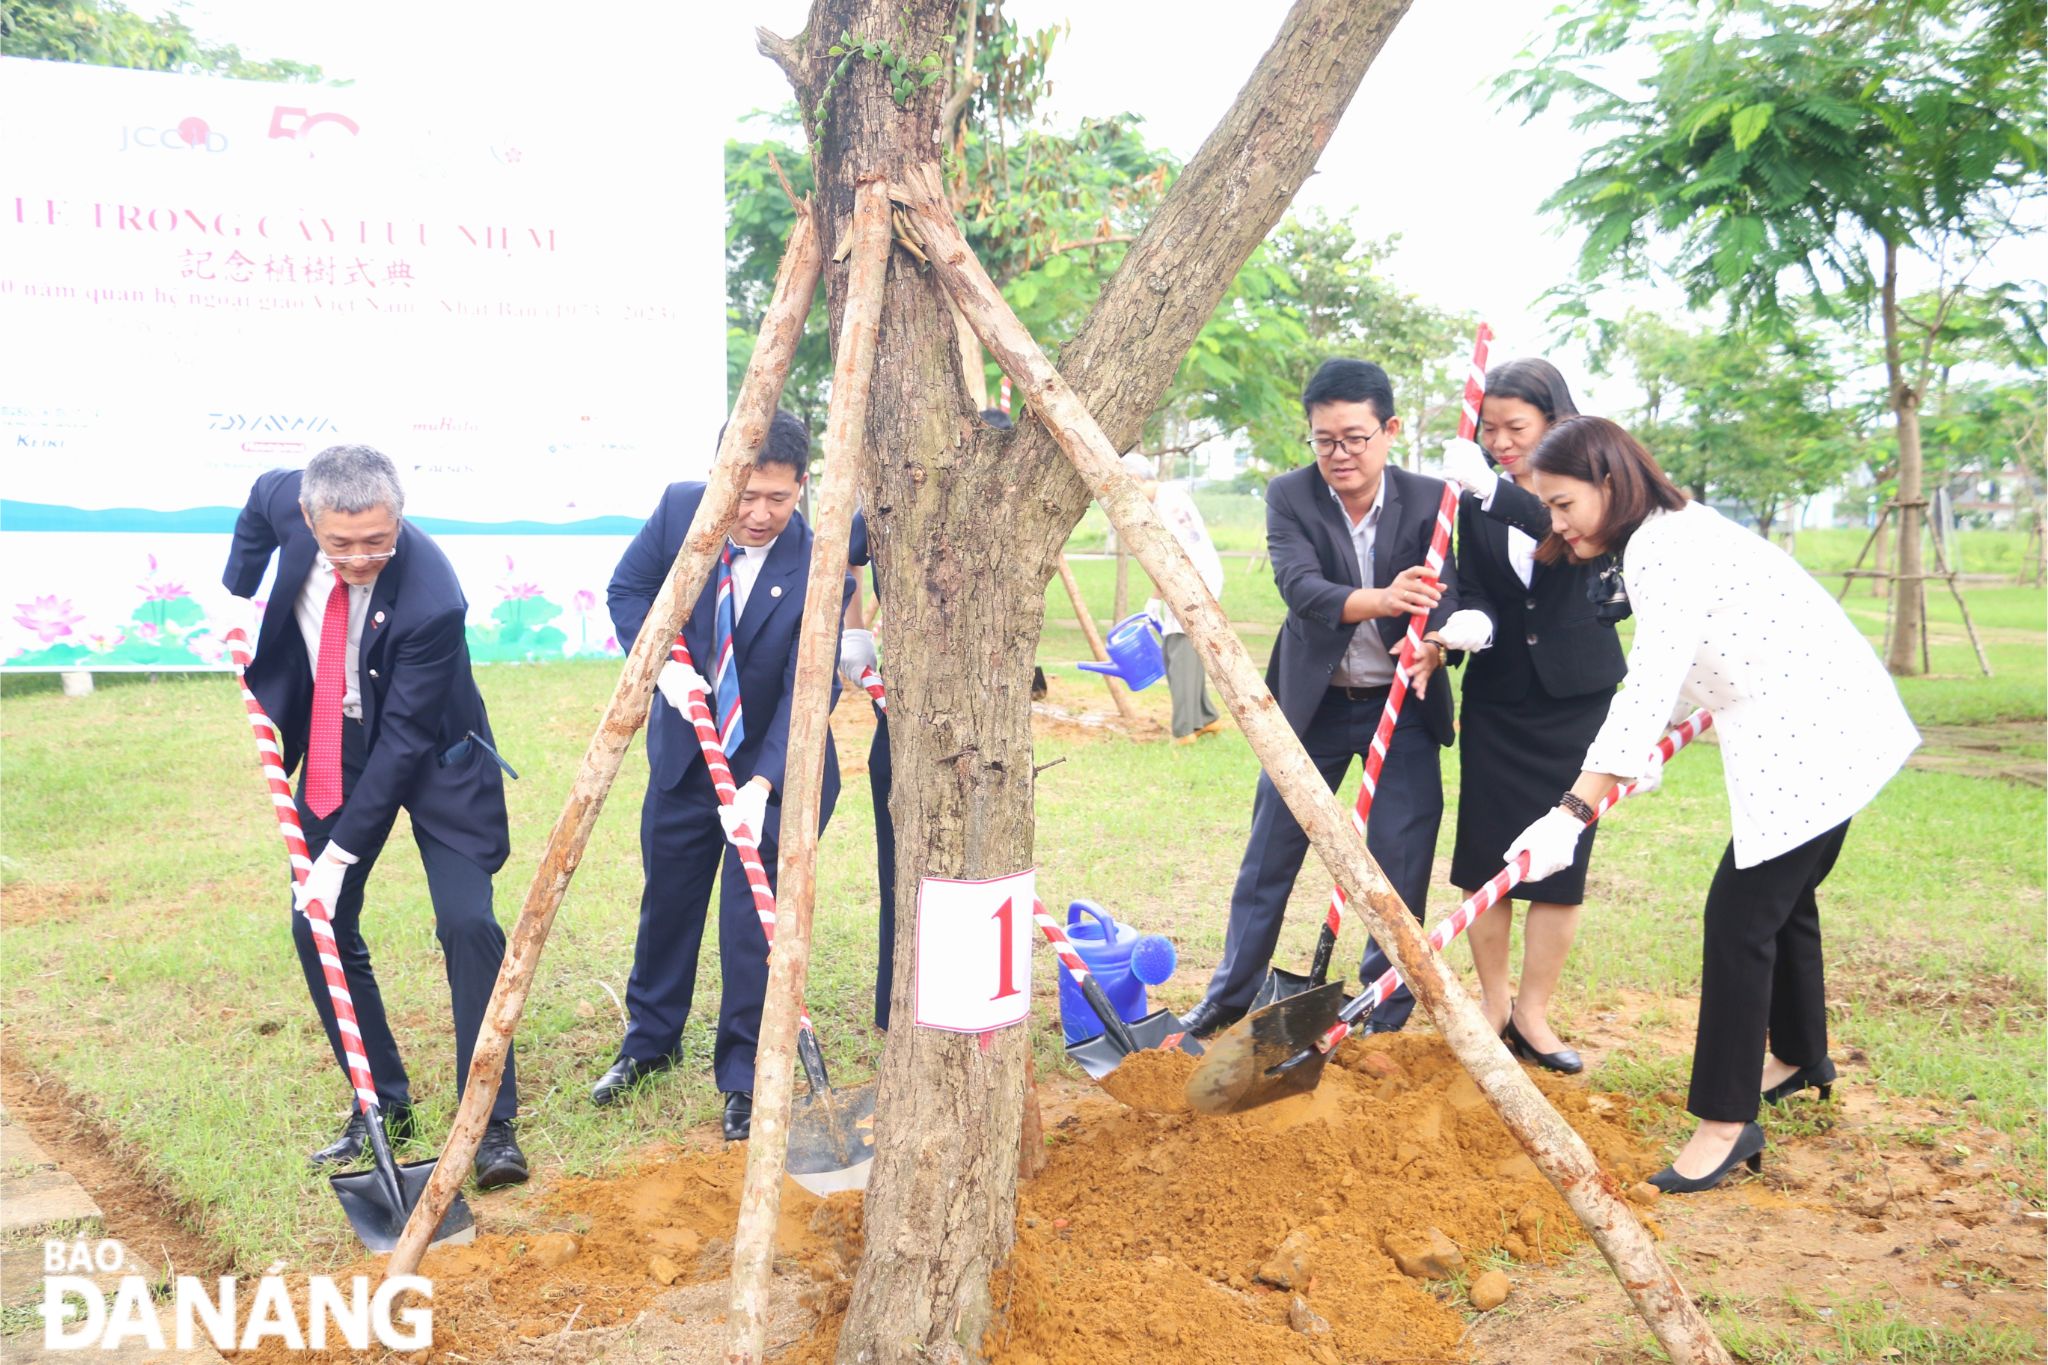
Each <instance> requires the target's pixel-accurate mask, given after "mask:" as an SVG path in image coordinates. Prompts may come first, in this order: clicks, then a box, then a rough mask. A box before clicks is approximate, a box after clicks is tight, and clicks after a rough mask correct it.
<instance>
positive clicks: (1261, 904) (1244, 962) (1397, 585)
mask: <svg viewBox="0 0 2048 1365" xmlns="http://www.w3.org/2000/svg"><path fill="white" fill-rule="evenodd" d="M1302 407H1303V409H1304V410H1305V411H1306V413H1307V415H1308V422H1309V441H1308V444H1309V447H1310V449H1311V450H1312V451H1313V452H1314V454H1315V457H1316V462H1315V463H1314V464H1313V465H1310V466H1307V467H1305V468H1301V469H1296V470H1291V471H1289V472H1288V473H1285V474H1282V475H1280V476H1279V477H1278V478H1276V479H1274V480H1273V481H1272V482H1271V483H1270V484H1268V485H1267V486H1266V553H1267V556H1268V558H1269V559H1270V560H1271V561H1272V565H1273V577H1274V580H1275V581H1276V582H1277V583H1278V585H1279V588H1280V596H1281V598H1282V599H1283V600H1285V602H1286V603H1287V619H1286V620H1285V621H1284V622H1283V623H1282V624H1281V627H1280V634H1279V637H1278V639H1276V640H1275V641H1274V643H1273V656H1272V659H1271V661H1270V662H1269V663H1268V664H1267V666H1266V685H1267V686H1268V687H1269V688H1271V689H1272V692H1273V696H1274V699H1275V700H1277V701H1278V702H1279V704H1280V710H1281V713H1282V714H1283V715H1285V716H1286V717H1287V720H1288V723H1289V724H1291V725H1292V726H1293V727H1294V732H1295V733H1296V734H1297V735H1299V736H1301V740H1302V743H1303V744H1304V745H1305V746H1306V747H1307V749H1308V752H1309V757H1310V758H1312V759H1314V760H1315V764H1316V767H1317V768H1318V769H1319V770H1320V771H1321V772H1322V774H1323V778H1324V780H1325V781H1327V782H1328V783H1329V784H1330V788H1331V790H1332V791H1334V790H1336V788H1337V786H1338V785H1339V783H1341V782H1342V781H1343V779H1344V774H1345V772H1346V771H1347V770H1348V769H1349V768H1350V766H1351V760H1352V758H1353V757H1354V756H1356V757H1359V758H1364V757H1365V756H1366V754H1367V753H1368V752H1369V751H1370V747H1371V743H1372V736H1373V731H1374V730H1375V729H1376V728H1377V727H1378V725H1379V720H1380V714H1381V712H1382V711H1383V710H1384V709H1385V706H1386V700H1387V693H1388V691H1389V687H1390V685H1391V683H1392V681H1393V675H1394V664H1395V661H1396V658H1397V657H1398V655H1399V653H1400V646H1401V637H1402V635H1403V634H1404V633H1405V632H1406V630H1407V624H1408V618H1409V616H1410V614H1412V613H1414V612H1417V611H1425V610H1426V611H1428V612H1429V613H1430V616H1429V626H1430V628H1431V629H1435V628H1436V627H1437V626H1440V625H1441V624H1442V623H1443V621H1444V619H1445V618H1447V617H1448V616H1449V615H1450V613H1451V612H1452V611H1453V610H1455V608H1456V606H1457V566H1456V563H1455V561H1454V560H1453V559H1452V558H1451V556H1450V554H1449V553H1448V552H1446V554H1445V557H1444V564H1443V570H1442V573H1441V574H1440V576H1439V579H1438V582H1436V583H1432V582H1431V581H1430V579H1429V577H1428V575H1427V573H1426V572H1425V570H1424V568H1423V561H1424V558H1425V557H1426V556H1427V554H1428V552H1429V544H1430V539H1431V536H1432V533H1433V531H1434V530H1435V526H1436V515H1437V508H1438V506H1439V505H1440V504H1441V502H1442V498H1443V490H1444V486H1443V484H1442V483H1440V482H1438V481H1437V480H1435V479H1426V478H1423V477H1422V476H1420V475H1417V474H1410V473H1408V472H1407V471H1406V470H1402V469H1397V468H1393V467H1391V466H1389V465H1388V464H1387V451H1388V449H1389V447H1390V446H1391V445H1392V443H1393V438H1394V436H1395V434H1396V433H1398V432H1399V431H1400V429H1401V419H1400V418H1399V417H1397V416H1395V415H1394V395H1393V389H1392V386H1391V385H1390V384H1389V383H1388V381H1387V375H1386V371H1384V370H1382V369H1381V368H1380V367H1379V366H1377V365H1374V364H1372V363H1370V362H1368V361H1361V360H1330V361H1325V362H1324V363H1323V365H1322V367H1321V368H1320V369H1318V370H1317V371H1316V373H1315V376H1314V377H1313V378H1312V379H1310V380H1309V383H1308V387H1307V389H1306V390H1305V391H1304V392H1303V394H1302ZM1442 663H1443V651H1442V649H1441V647H1439V646H1437V645H1435V644H1425V645H1424V646H1423V648H1422V650H1421V651H1420V653H1419V657H1418V658H1417V660H1416V664H1415V683H1414V688H1413V694H1412V695H1411V696H1409V698H1408V699H1407V701H1406V702H1405V703H1404V705H1403V706H1402V708H1401V718H1400V723H1399V725H1397V726H1396V728H1395V730H1394V734H1393V738H1392V740H1391V741H1390V742H1389V744H1388V746H1387V757H1386V763H1385V766H1384V767H1383V768H1382V769H1381V772H1380V778H1379V785H1378V787H1377V789H1376V795H1375V797H1374V799H1373V808H1372V816H1371V818H1370V820H1369V821H1368V822H1367V825H1366V845H1367V847H1368V848H1370V849H1371V851H1372V855H1373V857H1374V858H1375V859H1376V860H1378V862H1379V865H1380V867H1381V868H1382V869H1383V870H1384V871H1385V872H1386V874H1387V880H1388V881H1390V882H1392V883H1393V886H1394V890H1395V891H1396V892H1398V893H1399V894H1400V896H1401V899H1402V900H1403V901H1404V902H1405V903H1406V904H1407V906H1408V908H1409V909H1410V910H1411V911H1413V912H1414V914H1415V917H1416V918H1417V919H1418V920H1420V919H1421V918H1422V907H1423V899H1424V897H1425V895H1426V894H1427V892H1428V888H1429V873H1430V864H1431V860H1432V859H1433V857H1434V856H1435V851H1436V835H1437V826H1438V824H1439V823H1440V821H1441V820H1442V817H1443V781H1442V776H1441V772H1440V769H1439V765H1438V755H1437V751H1438V749H1439V748H1440V747H1442V746H1445V745H1448V744H1449V743H1450V742H1451V740H1452V737H1453V733H1454V732H1453V728H1452V723H1451V689H1450V688H1448V687H1432V686H1430V681H1431V678H1432V675H1433V674H1434V672H1435V671H1436V669H1437V668H1438V667H1440V666H1441V665H1442ZM1307 852H1308V836H1307V834H1305V833H1304V832H1303V831H1302V828H1301V825H1300V822H1298V821H1297V820H1296V819H1295V818H1294V815H1293V813H1292V812H1291V811H1289V810H1288V809H1287V805H1286V803H1285V802H1284V801H1282V800H1281V799H1280V793H1279V791H1278V790H1277V789H1276V788H1275V787H1274V786H1273V780H1272V778H1271V777H1268V776H1265V775H1263V774H1262V775H1261V776H1260V778H1259V785H1258V791H1257V793H1256V795H1254V797H1253V798H1252V828H1251V837H1250V839H1249V840H1248V841H1247V843H1246V846H1245V854H1244V862H1243V863H1242V864H1241V865H1240V866H1239V868H1238V874H1237V885H1236V887H1235V888H1234V889H1233V890H1232V892H1231V896H1230V924H1229V928H1228V930H1227V932H1226V935H1225V939H1224V947H1223V960H1222V962H1221V963H1219V964H1218V965H1217V967H1216V972H1215V975H1214V976H1212V977H1211V978H1210V981H1209V990H1208V993H1207V995H1206V996H1205V997H1204V998H1203V1000H1202V1002H1201V1003H1200V1004H1199V1005H1197V1006H1196V1007H1195V1008H1194V1009H1193V1010H1192V1011H1190V1012H1189V1013H1188V1014H1187V1016H1186V1017H1185V1018H1184V1019H1183V1020H1182V1023H1183V1025H1184V1026H1185V1027H1186V1028H1187V1031H1188V1032H1189V1033H1191V1034H1194V1035H1195V1036H1196V1037H1198V1038H1201V1037H1207V1036H1209V1035H1211V1034H1213V1033H1215V1032H1217V1031H1218V1030H1219V1029H1223V1028H1227V1027H1229V1026H1230V1025H1231V1024H1233V1023H1235V1022H1237V1020H1238V1019H1240V1018H1242V1017H1243V1016H1244V1013H1245V1011H1246V1009H1247V1008H1248V1007H1249V1006H1250V1004H1251V1001H1252V997H1253V995H1254V994H1255V993H1256V992H1257V991H1258V988H1259V983H1260V981H1261V980H1263V979H1264V977H1265V974H1266V970H1267V968H1268V966H1269V965H1270V964H1271V962H1272V958H1273V949H1274V946H1275V945H1276V944H1277V943H1278V942H1279V938H1280V922H1281V919H1282V916H1283V915H1284V914H1285V912H1286V909H1287V898H1288V896H1289V894H1290V893H1291V892H1292V891H1293V889H1294V879H1295V876H1296V874H1298V873H1299V872H1300V871H1301V862H1302V858H1303V857H1304V855H1306V853H1307ZM1388 965H1389V964H1388V962H1387V959H1386V957H1385V955H1384V954H1382V953H1381V952H1380V950H1379V947H1378V945H1377V944H1373V943H1369V944H1368V945H1367V951H1366V955H1365V960H1364V961H1363V962H1362V963H1361V964H1360V967H1359V973H1360V978H1361V980H1364V981H1371V980H1373V979H1374V978H1375V977H1377V976H1378V974H1379V973H1380V972H1382V971H1384V970H1385V969H1386V967H1387V966H1388ZM1414 1007H1415V1001H1414V998H1413V997H1412V996H1410V995H1409V994H1408V989H1407V987H1406V986H1403V987H1402V988H1401V989H1400V990H1399V991H1397V992H1396V993H1395V994H1394V995H1393V996H1392V997H1391V998H1390V999H1388V1000H1386V1001H1384V1002H1382V1003H1381V1005H1380V1006H1379V1008H1378V1009H1376V1010H1375V1011H1374V1012H1373V1015H1372V1018H1371V1020H1370V1021H1369V1027H1370V1028H1371V1029H1374V1030H1389V1029H1398V1028H1400V1027H1401V1025H1402V1024H1404V1023H1405V1022H1406V1021H1407V1018H1408V1014H1409V1012H1410V1011H1411V1010H1412V1009H1414Z"/></svg>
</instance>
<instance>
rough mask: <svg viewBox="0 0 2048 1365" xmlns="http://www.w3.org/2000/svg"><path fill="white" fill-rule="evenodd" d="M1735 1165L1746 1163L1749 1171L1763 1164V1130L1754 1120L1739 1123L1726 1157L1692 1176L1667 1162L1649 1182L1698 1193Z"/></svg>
mask: <svg viewBox="0 0 2048 1365" xmlns="http://www.w3.org/2000/svg"><path fill="white" fill-rule="evenodd" d="M1737 1166H1747V1167H1749V1169H1750V1170H1752V1171H1761V1170H1763V1168H1764V1130H1763V1129H1761V1128H1759V1127H1757V1126H1756V1125H1755V1124H1754V1123H1745V1124H1743V1125H1742V1131H1741V1132H1740V1133H1738V1134H1736V1135H1735V1146H1734V1148H1733V1149H1732V1150H1731V1151H1730V1152H1729V1153H1728V1159H1727V1160H1726V1161H1724V1162H1722V1163H1721V1164H1720V1165H1719V1166H1716V1167H1715V1168H1714V1169H1713V1170H1711V1171H1708V1172H1707V1173H1706V1174H1705V1175H1703V1176H1700V1177H1698V1178H1697V1179H1695V1178H1694V1177H1692V1176H1686V1175H1680V1174H1679V1173H1678V1172H1677V1170H1676V1169H1674V1168H1673V1167H1670V1166H1666V1167H1665V1168H1664V1169H1663V1170H1661V1171H1659V1172H1657V1174H1655V1175H1653V1176H1651V1177H1650V1180H1649V1183H1650V1184H1652V1185H1654V1186H1656V1187H1657V1188H1658V1189H1660V1190H1662V1191H1663V1192H1664V1193H1666V1194H1698V1193H1700V1192H1701V1191H1702V1190H1711V1189H1713V1188H1714V1186H1716V1185H1718V1184H1720V1183H1721V1182H1722V1181H1723V1180H1725V1179H1727V1178H1728V1173H1729V1172H1730V1171H1732V1170H1734V1169H1735V1168H1736V1167H1737Z"/></svg>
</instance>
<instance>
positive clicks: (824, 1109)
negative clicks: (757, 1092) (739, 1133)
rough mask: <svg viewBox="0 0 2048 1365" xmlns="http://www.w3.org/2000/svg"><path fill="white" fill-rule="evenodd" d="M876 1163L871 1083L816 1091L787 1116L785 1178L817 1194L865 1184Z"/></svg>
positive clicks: (798, 1103) (801, 1101)
mask: <svg viewBox="0 0 2048 1365" xmlns="http://www.w3.org/2000/svg"><path fill="white" fill-rule="evenodd" d="M874 1163H875V1083H874V1082H873V1081H870V1082H868V1083H867V1084H866V1085H856V1086H849V1087H845V1088H827V1089H824V1090H816V1091H813V1092H811V1093H810V1094H808V1095H805V1096H802V1097H801V1098H799V1099H797V1100H796V1101H795V1102H794V1103H793V1104H792V1105H791V1106H790V1114H789V1162H788V1167H787V1169H788V1171H789V1178H790V1179H791V1180H794V1181H796V1183H797V1184H799V1185H801V1186H803V1187H804V1188H805V1189H807V1190H809V1191H810V1192H811V1193H812V1194H815V1195H818V1196H819V1197H820V1198H822V1197H824V1196H825V1195H828V1194H836V1193H838V1192H839V1191H840V1190H863V1189H866V1188H867V1184H868V1175H869V1173H870V1172H871V1171H872V1170H873V1169H874Z"/></svg>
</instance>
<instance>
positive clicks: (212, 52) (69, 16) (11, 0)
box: [0, 0, 322, 84]
mask: <svg viewBox="0 0 2048 1365" xmlns="http://www.w3.org/2000/svg"><path fill="white" fill-rule="evenodd" d="M0 56H7V57H33V58H36V59H38V60H41V61H48V62H83V63H86V64H88V65H91V66H125V67H133V68H136V69H138V70H142V71H177V72H182V73H185V74H188V75H190V74H197V75H208V76H234V77H237V78H239V79H241V80H250V81H298V82H303V83H307V84H312V83H316V82H318V81H320V80H321V79H322V77H321V72H320V68H319V67H317V66H312V65H309V64H307V63H305V62H290V61H257V60H255V59H254V58H251V57H244V56H243V55H242V51H241V49H240V48H238V47H236V46H235V45H234V44H232V43H227V44H223V45H220V46H213V45H211V44H207V43H202V42H200V41H199V39H198V38H197V37H195V36H194V35H193V32H192V30H191V29H190V28H189V27H188V26H187V25H186V23H185V21H184V19H183V18H182V17H181V16H179V15H178V14H177V13H176V12H175V11H173V10H169V9H166V10H165V11H164V12H163V13H161V14H159V15H157V17H156V18H154V19H145V18H143V17H142V16H141V15H139V14H136V13H134V12H133V11H131V10H128V9H126V8H124V7H122V6H121V5H119V4H117V3H115V2H114V0H7V3H6V4H5V5H4V6H0Z"/></svg>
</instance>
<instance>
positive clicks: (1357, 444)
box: [1302, 423, 1387, 460]
mask: <svg viewBox="0 0 2048 1365" xmlns="http://www.w3.org/2000/svg"><path fill="white" fill-rule="evenodd" d="M1386 429H1387V428H1386V424H1385V423H1381V424H1380V425H1379V426H1378V427H1376V428H1374V430H1373V433H1372V435H1370V436H1343V437H1338V436H1311V437H1309V438H1308V439H1307V440H1306V441H1304V442H1302V444H1303V445H1305V446H1307V447H1308V448H1309V449H1310V450H1313V451H1314V452H1315V453H1316V458H1317V459H1324V460H1326V459H1328V458H1329V457H1330V456H1332V455H1334V454H1336V453H1337V447H1338V446H1343V447H1344V453H1345V454H1346V455H1363V454H1365V452H1366V448H1367V447H1368V446H1370V445H1371V444H1372V443H1373V442H1374V441H1377V440H1378V439H1379V438H1380V433H1381V432H1382V431H1385V430H1386Z"/></svg>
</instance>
